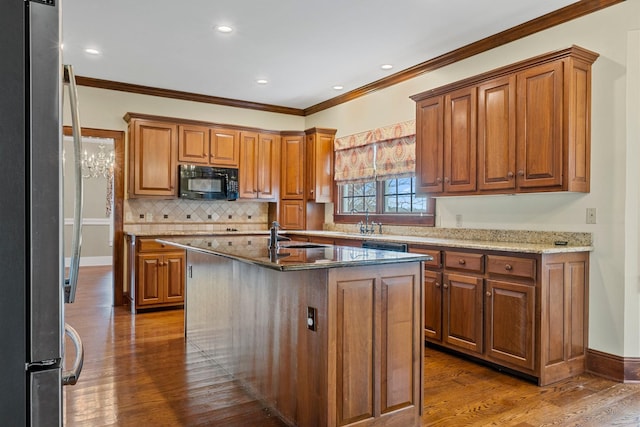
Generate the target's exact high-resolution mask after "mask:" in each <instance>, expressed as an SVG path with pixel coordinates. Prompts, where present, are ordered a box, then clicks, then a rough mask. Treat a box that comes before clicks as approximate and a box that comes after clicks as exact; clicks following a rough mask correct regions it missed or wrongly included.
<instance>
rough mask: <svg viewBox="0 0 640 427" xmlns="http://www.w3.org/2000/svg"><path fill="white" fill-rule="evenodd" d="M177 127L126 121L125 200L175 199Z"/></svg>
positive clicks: (167, 123) (162, 123)
mask: <svg viewBox="0 0 640 427" xmlns="http://www.w3.org/2000/svg"><path fill="white" fill-rule="evenodd" d="M177 166H178V126H177V125H176V124H174V123H170V122H160V121H150V120H139V119H131V120H129V188H128V193H129V197H148V196H161V197H164V198H171V197H176V195H177V192H178V189H177V182H176V181H177Z"/></svg>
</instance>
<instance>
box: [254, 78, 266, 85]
mask: <svg viewBox="0 0 640 427" xmlns="http://www.w3.org/2000/svg"><path fill="white" fill-rule="evenodd" d="M256 83H258V84H259V85H266V84H267V83H269V80H266V79H258V80H256Z"/></svg>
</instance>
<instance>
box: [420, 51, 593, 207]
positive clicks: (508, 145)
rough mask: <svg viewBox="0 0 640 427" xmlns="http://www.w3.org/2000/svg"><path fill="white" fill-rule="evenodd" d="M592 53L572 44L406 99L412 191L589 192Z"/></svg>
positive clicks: (440, 192) (449, 192) (492, 192)
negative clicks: (411, 115) (411, 131)
mask: <svg viewBox="0 0 640 427" xmlns="http://www.w3.org/2000/svg"><path fill="white" fill-rule="evenodd" d="M597 57H598V55H597V54H596V53H594V52H591V51H588V50H586V49H583V48H580V47H578V46H572V47H570V48H568V49H564V50H560V51H556V52H551V53H549V54H546V55H542V56H539V57H535V58H532V59H529V60H526V61H522V62H519V63H516V64H512V65H509V66H506V67H503V68H500V69H497V70H494V71H490V72H488V73H484V74H481V75H478V76H474V77H471V78H468V79H465V80H463V81H460V82H456V83H452V84H449V85H446V86H443V87H440V88H436V89H432V90H429V91H427V92H423V93H420V94H417V95H414V96H412V97H411V98H412V99H413V100H414V101H416V162H417V164H416V176H417V177H418V182H417V187H418V188H419V190H420V191H421V192H424V193H430V194H435V195H440V196H446V195H464V194H501V193H502V194H504V193H519V192H520V193H526V192H544V191H574V192H589V180H590V160H591V152H590V144H591V142H590V115H591V64H593V62H594V61H595V60H596V58H597Z"/></svg>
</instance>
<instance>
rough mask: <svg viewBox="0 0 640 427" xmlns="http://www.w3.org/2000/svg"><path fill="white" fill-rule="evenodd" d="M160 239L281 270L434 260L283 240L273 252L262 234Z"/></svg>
mask: <svg viewBox="0 0 640 427" xmlns="http://www.w3.org/2000/svg"><path fill="white" fill-rule="evenodd" d="M157 240H158V241H159V242H161V243H165V244H170V245H174V246H178V247H181V248H184V249H187V250H195V251H198V252H204V253H209V254H212V255H220V256H223V257H226V258H231V259H235V260H238V261H242V262H246V263H251V264H256V265H261V266H263V267H267V268H271V269H274V270H280V271H292V270H311V269H320V268H336V267H353V266H363V265H381V264H396V263H400V262H412V261H426V260H429V259H431V257H429V256H426V255H422V254H415V253H406V252H391V251H380V250H375V249H364V248H356V247H347V246H333V245H322V244H308V243H305V242H295V241H283V242H280V248H279V249H278V250H277V251H270V250H269V247H268V241H269V239H268V237H266V236H261V235H254V236H246V235H245V236H207V237H204V236H192V237H165V238H158V239H157Z"/></svg>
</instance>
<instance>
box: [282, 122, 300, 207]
mask: <svg viewBox="0 0 640 427" xmlns="http://www.w3.org/2000/svg"><path fill="white" fill-rule="evenodd" d="M281 138H282V143H281V145H282V148H281V163H282V166H281V171H282V176H281V180H280V198H281V199H283V200H302V199H303V198H304V170H305V160H304V159H305V146H304V144H305V142H304V133H301V132H300V133H283V134H282V136H281Z"/></svg>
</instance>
